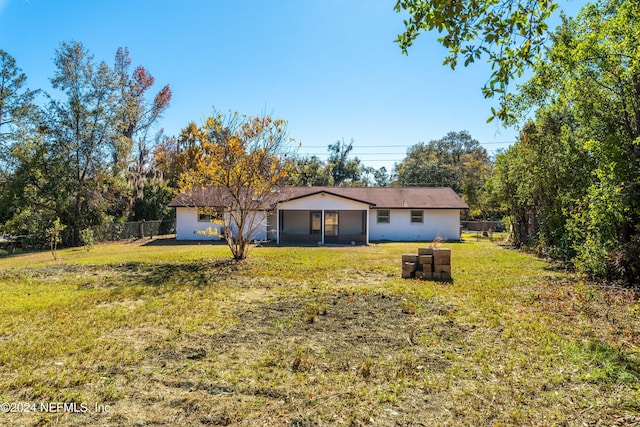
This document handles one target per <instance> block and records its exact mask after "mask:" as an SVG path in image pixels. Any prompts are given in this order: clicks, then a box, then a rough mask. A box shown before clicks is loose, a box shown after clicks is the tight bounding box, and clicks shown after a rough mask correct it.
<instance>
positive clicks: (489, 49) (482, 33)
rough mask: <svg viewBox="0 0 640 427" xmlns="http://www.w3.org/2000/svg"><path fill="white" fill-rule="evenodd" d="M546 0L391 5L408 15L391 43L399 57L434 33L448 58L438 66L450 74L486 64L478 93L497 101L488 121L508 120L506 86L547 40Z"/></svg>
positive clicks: (417, 0) (432, 0)
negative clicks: (423, 36) (460, 67)
mask: <svg viewBox="0 0 640 427" xmlns="http://www.w3.org/2000/svg"><path fill="white" fill-rule="evenodd" d="M557 7H558V6H557V4H555V3H553V1H552V0H517V1H512V0H465V1H458V0H397V2H396V5H395V10H396V12H403V13H406V14H408V18H407V19H405V20H404V26H405V29H404V31H403V32H402V33H401V34H399V35H398V38H397V39H396V42H397V43H398V45H399V46H400V48H401V49H402V52H403V53H405V54H408V53H409V48H410V47H411V46H412V45H413V43H414V42H415V41H416V39H417V38H418V37H419V36H420V34H421V33H423V32H428V31H437V32H438V33H439V34H440V35H441V36H440V37H439V38H438V42H439V43H440V44H441V45H442V46H443V47H445V48H446V49H447V50H448V51H449V54H448V55H447V56H446V57H445V58H444V62H443V64H444V65H449V66H450V67H451V68H452V69H455V68H456V66H457V65H458V63H459V61H462V62H463V64H464V66H467V65H469V64H471V63H473V62H475V61H478V60H481V59H486V60H487V61H488V62H489V63H490V64H491V70H492V71H491V75H490V76H489V78H488V80H487V83H486V84H485V86H484V87H483V88H482V92H483V94H484V96H485V97H487V98H491V97H493V96H495V95H496V94H497V95H498V96H499V103H500V106H499V108H498V109H495V108H492V116H491V117H490V118H489V121H491V120H493V119H494V118H495V117H497V118H499V119H500V120H502V121H509V120H513V119H514V116H513V114H512V113H511V112H510V110H509V105H508V102H507V101H508V99H509V97H510V96H509V92H508V90H509V83H510V82H511V81H512V80H513V79H514V78H517V77H521V76H522V74H523V72H524V71H525V69H526V68H527V67H528V66H530V65H531V63H532V62H533V61H535V60H536V59H538V58H540V53H541V50H542V47H543V46H544V44H545V42H546V41H547V38H548V19H549V17H550V16H551V14H552V13H553V12H554V11H555V10H556V9H557Z"/></svg>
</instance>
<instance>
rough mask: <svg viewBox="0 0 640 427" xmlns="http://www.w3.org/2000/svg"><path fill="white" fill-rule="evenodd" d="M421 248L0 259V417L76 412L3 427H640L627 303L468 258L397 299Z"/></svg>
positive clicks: (517, 257)
mask: <svg viewBox="0 0 640 427" xmlns="http://www.w3.org/2000/svg"><path fill="white" fill-rule="evenodd" d="M417 246H418V245H417V244H415V243H413V244H395V243H394V244H391V243H390V244H380V245H372V246H370V247H347V248H277V247H271V248H257V249H255V250H254V251H253V252H252V254H251V258H250V259H249V260H248V261H246V262H243V263H239V264H238V263H233V262H230V261H229V260H228V256H227V253H226V249H225V248H224V247H222V246H211V245H186V246H163V245H143V244H140V243H139V242H138V243H135V242H130V243H126V244H110V245H101V246H97V247H96V248H95V250H94V251H93V252H91V253H88V254H87V253H86V252H84V251H79V250H74V249H67V250H63V251H61V252H60V254H61V256H62V261H59V262H53V261H50V260H49V259H48V254H46V253H41V254H27V255H21V256H17V257H5V258H0V300H1V301H2V305H1V306H0V307H1V308H0V311H1V313H0V319H1V320H0V402H14V403H18V402H29V403H36V404H37V405H40V402H67V403H76V404H77V406H76V408H79V409H80V410H82V408H83V407H82V406H80V405H81V404H83V403H84V404H86V405H87V408H88V410H87V411H86V412H84V413H71V412H68V411H63V412H58V413H44V412H42V411H40V410H39V409H40V408H39V407H38V410H37V411H35V412H29V413H0V425H12V426H13V425H16V426H22V425H24V426H35V425H62V426H65V425H69V426H71V425H73V426H76V425H80V426H82V425H86V426H92V425H109V426H116V425H127V426H131V425H139V426H143V425H149V426H151V425H192V426H201V425H290V426H291V425H293V426H316V425H318V426H319V425H356V426H357V425H384V426H387V425H470V426H471V425H474V426H476V425H487V426H500V425H505V426H506V425H559V426H560V425H598V423H600V424H601V425H633V424H637V423H640V412H639V410H640V387H639V386H638V378H639V376H640V353H639V352H638V343H639V339H640V337H639V334H640V327H639V326H640V321H639V320H638V314H639V311H640V305H638V303H637V300H636V298H635V296H634V295H633V294H631V293H629V292H625V291H621V290H611V289H602V288H598V287H595V286H593V285H589V284H586V283H583V282H581V281H580V280H579V279H578V278H575V277H572V276H570V275H568V274H566V273H564V272H559V271H555V270H554V269H553V268H552V266H549V265H548V264H546V263H544V262H543V261H540V260H538V259H535V258H533V257H531V256H528V255H525V254H521V253H518V252H515V251H512V250H509V249H506V248H503V247H500V246H498V245H496V244H494V243H491V242H488V241H476V240H475V239H474V240H473V241H470V242H466V243H459V244H451V245H449V246H450V247H452V248H453V276H454V280H453V281H450V282H431V281H415V280H402V279H400V278H399V272H400V255H401V254H403V253H407V252H413V251H415V249H416V247H417ZM96 404H98V405H102V406H101V407H100V408H98V409H102V411H96V408H95V405H96ZM107 407H108V411H106V410H105V409H106V408H107Z"/></svg>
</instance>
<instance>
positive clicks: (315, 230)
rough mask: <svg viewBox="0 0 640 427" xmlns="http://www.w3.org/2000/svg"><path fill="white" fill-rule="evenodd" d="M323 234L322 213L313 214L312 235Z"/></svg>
mask: <svg viewBox="0 0 640 427" xmlns="http://www.w3.org/2000/svg"><path fill="white" fill-rule="evenodd" d="M321 233H322V212H311V234H321Z"/></svg>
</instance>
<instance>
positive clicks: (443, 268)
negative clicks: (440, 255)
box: [433, 264, 451, 276]
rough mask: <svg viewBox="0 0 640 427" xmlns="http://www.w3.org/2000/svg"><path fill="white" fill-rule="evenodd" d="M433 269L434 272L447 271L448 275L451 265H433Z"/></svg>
mask: <svg viewBox="0 0 640 427" xmlns="http://www.w3.org/2000/svg"><path fill="white" fill-rule="evenodd" d="M433 271H435V272H436V273H449V276H451V266H450V265H438V264H436V265H434V266H433Z"/></svg>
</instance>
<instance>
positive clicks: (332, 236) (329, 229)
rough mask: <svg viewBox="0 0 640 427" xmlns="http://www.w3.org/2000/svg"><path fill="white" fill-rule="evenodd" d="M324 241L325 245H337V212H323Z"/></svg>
mask: <svg viewBox="0 0 640 427" xmlns="http://www.w3.org/2000/svg"><path fill="white" fill-rule="evenodd" d="M324 240H325V243H338V212H335V211H325V213H324Z"/></svg>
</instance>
